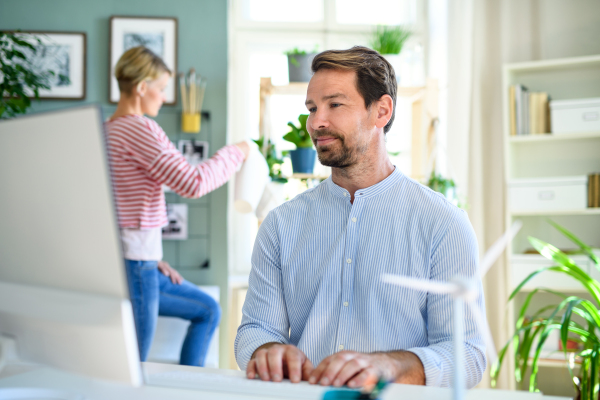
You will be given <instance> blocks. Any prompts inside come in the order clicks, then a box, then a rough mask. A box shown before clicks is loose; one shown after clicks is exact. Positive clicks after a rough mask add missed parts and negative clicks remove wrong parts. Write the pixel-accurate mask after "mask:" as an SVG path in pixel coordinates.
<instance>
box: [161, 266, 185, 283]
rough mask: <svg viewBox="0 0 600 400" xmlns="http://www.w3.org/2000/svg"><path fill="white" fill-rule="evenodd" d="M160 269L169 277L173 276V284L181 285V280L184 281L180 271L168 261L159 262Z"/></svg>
mask: <svg viewBox="0 0 600 400" xmlns="http://www.w3.org/2000/svg"><path fill="white" fill-rule="evenodd" d="M158 270H159V271H160V272H161V273H162V274H163V275H164V276H168V277H169V278H171V282H173V284H175V285H181V282H183V276H181V275H180V274H179V272H177V270H176V269H174V268H173V267H171V266H170V265H169V263H167V262H166V261H159V262H158Z"/></svg>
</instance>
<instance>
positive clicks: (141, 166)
mask: <svg viewBox="0 0 600 400" xmlns="http://www.w3.org/2000/svg"><path fill="white" fill-rule="evenodd" d="M105 128H106V133H107V137H108V138H107V141H108V154H109V162H110V165H111V174H112V180H113V191H114V195H115V198H116V204H117V214H118V219H119V227H120V228H134V229H150V228H157V227H161V226H164V225H166V224H167V213H166V206H165V195H164V193H163V191H162V187H161V186H162V184H165V185H167V186H169V187H170V188H171V189H172V190H173V191H174V192H175V193H177V194H179V195H180V196H183V197H188V198H197V197H200V196H203V195H205V194H206V193H208V192H210V191H212V190H215V189H216V188H218V187H219V186H221V185H223V184H224V183H225V182H227V181H228V180H229V178H231V176H232V175H233V174H234V172H235V171H236V169H237V168H238V166H239V165H240V164H241V163H242V162H243V161H244V153H243V152H242V151H241V150H240V149H239V148H238V147H237V146H235V145H230V146H225V147H223V148H222V149H220V150H219V151H217V152H216V153H215V155H213V156H212V157H211V158H210V159H208V160H207V161H205V162H204V163H202V164H199V165H197V166H195V167H194V166H192V165H190V164H188V162H187V161H186V159H185V158H184V157H183V155H182V154H181V153H180V152H179V150H177V149H176V148H175V146H174V145H173V143H171V141H170V140H169V138H168V137H167V135H166V134H165V132H164V131H163V130H162V128H161V127H160V126H159V125H158V124H157V123H156V122H154V121H153V120H151V119H150V118H146V117H143V116H138V115H126V116H122V117H119V118H116V119H114V120H112V121H108V122H106V123H105Z"/></svg>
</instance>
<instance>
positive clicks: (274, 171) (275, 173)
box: [253, 137, 288, 183]
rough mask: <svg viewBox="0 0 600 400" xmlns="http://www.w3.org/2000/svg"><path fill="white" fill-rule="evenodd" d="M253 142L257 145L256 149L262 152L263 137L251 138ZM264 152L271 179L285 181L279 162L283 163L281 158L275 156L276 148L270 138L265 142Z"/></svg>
mask: <svg viewBox="0 0 600 400" xmlns="http://www.w3.org/2000/svg"><path fill="white" fill-rule="evenodd" d="M253 142H254V143H256V144H257V145H258V149H259V150H260V151H261V153H262V152H263V146H264V143H265V138H264V137H261V138H260V139H258V140H253ZM266 153H267V154H266V156H265V159H266V160H267V165H268V166H269V176H270V177H271V181H272V182H278V183H286V182H287V181H288V180H287V179H286V178H285V177H284V176H283V175H282V172H281V164H283V160H282V159H281V158H279V157H277V150H276V149H275V145H274V144H273V143H272V142H271V140H269V141H268V142H267V149H266ZM263 154H264V153H263Z"/></svg>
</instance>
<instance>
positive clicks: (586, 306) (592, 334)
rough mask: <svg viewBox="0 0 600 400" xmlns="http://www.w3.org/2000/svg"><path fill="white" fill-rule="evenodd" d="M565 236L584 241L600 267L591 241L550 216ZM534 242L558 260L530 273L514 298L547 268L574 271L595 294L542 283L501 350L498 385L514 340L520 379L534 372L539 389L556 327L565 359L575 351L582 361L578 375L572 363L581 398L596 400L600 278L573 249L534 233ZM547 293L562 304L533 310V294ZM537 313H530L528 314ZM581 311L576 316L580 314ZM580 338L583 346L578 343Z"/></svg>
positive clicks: (495, 369) (532, 383)
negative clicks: (542, 361) (587, 269)
mask: <svg viewBox="0 0 600 400" xmlns="http://www.w3.org/2000/svg"><path fill="white" fill-rule="evenodd" d="M549 222H550V224H551V225H552V226H554V227H555V228H556V229H558V230H559V231H560V232H561V233H562V234H563V235H564V236H566V237H567V238H568V239H569V240H571V241H572V242H573V243H575V244H576V245H577V246H579V250H578V251H577V253H581V254H585V255H587V256H588V257H589V258H590V259H591V261H592V263H593V264H594V266H595V267H596V268H597V269H600V257H598V255H597V254H596V253H595V252H594V249H592V248H591V247H590V246H588V245H586V244H585V243H583V242H582V241H581V240H580V239H579V238H577V237H576V236H575V235H573V234H572V233H571V232H569V231H568V230H566V229H565V228H563V227H562V226H560V225H558V224H556V223H554V222H552V221H549ZM529 242H530V243H531V244H532V245H533V247H534V248H535V249H536V250H537V251H538V252H539V253H540V254H541V255H542V256H544V257H546V258H548V259H549V260H551V261H553V262H554V263H555V264H556V265H554V266H551V267H546V268H541V269H539V270H537V271H535V272H533V273H531V274H530V275H529V276H527V277H526V278H525V279H524V280H523V281H522V282H521V283H520V284H519V285H518V286H517V287H516V289H515V290H514V291H513V292H512V294H511V295H510V297H509V301H510V300H512V299H514V297H515V296H516V295H517V293H519V292H520V290H521V288H522V287H523V286H524V285H525V284H526V283H527V282H529V281H530V280H531V279H532V278H533V277H535V276H536V275H538V274H542V273H544V274H545V273H559V274H564V275H568V276H570V277H571V278H574V279H575V280H577V281H579V282H580V283H581V285H582V286H583V288H584V289H585V291H586V292H587V293H588V294H589V296H590V297H591V299H592V300H591V301H590V300H587V299H585V298H584V297H580V296H566V295H565V294H563V293H559V292H556V291H553V290H549V289H545V288H541V287H540V288H536V289H534V290H533V291H531V292H530V293H529V294H528V295H527V297H526V298H525V301H524V303H523V306H522V307H521V309H520V311H519V318H518V319H517V322H516V325H515V333H514V335H513V337H512V338H511V340H509V342H508V343H507V344H506V345H505V346H504V348H502V350H501V351H500V353H499V357H498V362H497V363H496V364H495V365H493V366H492V370H491V375H492V385H495V383H496V378H497V376H498V373H499V371H500V367H501V365H502V362H503V360H504V357H505V355H506V353H507V351H508V348H509V345H510V344H512V345H513V351H514V356H515V378H516V380H517V382H518V383H519V384H520V385H521V386H523V384H524V383H525V382H524V380H525V376H526V373H527V372H530V378H529V384H528V385H527V387H528V389H529V390H530V391H537V375H538V367H539V361H540V353H541V351H542V346H543V345H544V343H545V342H546V340H547V339H548V337H549V335H550V333H551V332H552V331H554V330H558V331H559V332H560V344H561V347H562V351H563V352H564V355H565V358H567V357H568V355H569V354H573V355H574V356H575V357H576V359H577V361H578V362H579V363H580V365H581V366H580V370H579V373H578V376H576V375H575V373H574V371H573V367H572V366H571V363H567V365H568V368H569V373H570V374H571V378H572V380H573V385H574V387H575V390H576V391H577V392H578V397H577V398H578V399H581V400H588V399H589V400H591V399H597V398H598V392H599V387H598V383H599V382H600V309H599V307H600V282H598V281H597V280H595V279H593V278H592V277H591V276H590V275H589V274H588V273H587V272H585V268H582V267H581V266H578V265H577V264H576V263H575V262H574V261H573V260H572V259H571V258H570V257H569V255H568V254H566V253H565V252H563V251H560V250H559V249H557V248H556V247H554V246H552V245H551V244H549V243H546V242H544V241H542V240H539V239H536V238H533V237H529ZM541 292H546V293H550V294H552V295H554V296H556V298H557V302H558V303H557V304H553V305H550V306H545V307H543V308H541V309H539V310H535V312H533V313H532V314H531V312H530V311H529V310H528V309H529V305H530V303H531V300H532V298H533V297H534V296H535V295H536V294H537V293H541ZM528 313H529V314H530V315H531V316H530V317H529V318H527V317H526V315H527V314H528ZM575 316H577V317H576V318H574V317H575ZM572 343H577V344H578V346H572V345H571V344H572Z"/></svg>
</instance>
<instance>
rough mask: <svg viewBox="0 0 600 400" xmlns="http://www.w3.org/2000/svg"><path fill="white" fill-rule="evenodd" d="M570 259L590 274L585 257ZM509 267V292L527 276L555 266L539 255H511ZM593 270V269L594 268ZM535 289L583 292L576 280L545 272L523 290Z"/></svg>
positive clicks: (579, 256) (587, 259)
mask: <svg viewBox="0 0 600 400" xmlns="http://www.w3.org/2000/svg"><path fill="white" fill-rule="evenodd" d="M571 259H572V260H573V261H574V262H575V264H577V265H578V266H579V267H580V268H581V269H583V270H584V271H585V272H588V273H589V272H590V261H589V258H588V257H586V256H581V255H577V256H571ZM510 265H511V290H513V289H515V288H516V287H517V285H519V283H521V282H522V281H523V279H525V278H526V277H527V276H529V274H531V273H533V272H535V271H537V270H539V269H540V268H545V267H552V266H554V265H557V264H556V263H555V262H552V261H550V260H548V259H547V258H546V257H543V256H541V255H539V254H513V255H512V256H511V258H510ZM594 269H595V267H594ZM537 287H545V288H548V289H553V290H565V291H569V290H571V291H581V290H585V288H584V287H583V285H582V284H581V283H580V282H579V281H578V280H576V279H574V278H571V277H570V276H568V275H566V274H563V273H560V272H552V271H547V272H546V271H545V272H542V273H541V274H539V275H537V276H536V277H534V278H532V279H531V280H530V281H529V282H527V284H525V286H523V290H533V289H535V288H537Z"/></svg>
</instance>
